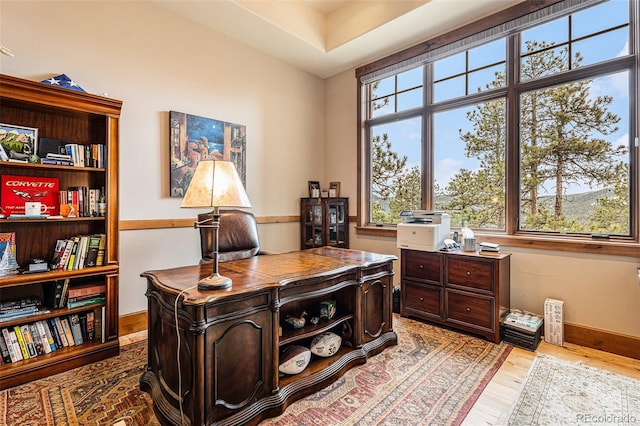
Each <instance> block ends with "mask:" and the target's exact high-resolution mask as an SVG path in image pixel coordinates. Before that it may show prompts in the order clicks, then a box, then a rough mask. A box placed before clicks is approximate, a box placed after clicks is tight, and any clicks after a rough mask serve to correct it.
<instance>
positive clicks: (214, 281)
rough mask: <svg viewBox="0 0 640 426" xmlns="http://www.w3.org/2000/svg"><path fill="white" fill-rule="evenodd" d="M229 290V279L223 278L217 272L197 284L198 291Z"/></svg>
mask: <svg viewBox="0 0 640 426" xmlns="http://www.w3.org/2000/svg"><path fill="white" fill-rule="evenodd" d="M225 288H231V278H227V277H223V276H222V275H220V274H219V273H217V272H214V273H213V274H211V275H209V276H208V277H207V278H203V279H201V280H200V282H199V283H198V290H220V289H225Z"/></svg>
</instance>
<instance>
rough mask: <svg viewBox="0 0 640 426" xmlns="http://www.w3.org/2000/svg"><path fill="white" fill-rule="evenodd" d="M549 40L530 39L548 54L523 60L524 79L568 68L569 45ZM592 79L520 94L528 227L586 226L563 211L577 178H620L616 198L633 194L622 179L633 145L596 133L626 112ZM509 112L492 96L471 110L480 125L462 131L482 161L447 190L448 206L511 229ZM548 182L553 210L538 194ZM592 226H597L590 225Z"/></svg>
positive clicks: (608, 130) (474, 222) (598, 182)
mask: <svg viewBox="0 0 640 426" xmlns="http://www.w3.org/2000/svg"><path fill="white" fill-rule="evenodd" d="M548 47H550V45H547V44H546V43H537V42H531V43H528V44H527V51H528V52H534V51H541V53H536V54H532V55H529V56H526V59H525V60H523V62H522V78H523V79H525V80H526V79H533V78H539V77H541V76H545V75H549V74H553V73H557V72H561V71H564V70H566V69H567V65H566V64H568V61H567V55H568V53H567V49H566V48H565V49H559V50H558V49H547V48H548ZM581 61H582V57H581V55H580V54H579V53H577V54H576V55H575V56H574V60H573V66H574V67H577V66H579V64H580V62H581ZM504 78H505V77H504V75H503V74H500V73H497V74H496V79H495V81H494V82H492V83H491V84H489V85H487V87H488V88H491V87H501V86H503V82H504ZM592 83H593V81H592V80H583V81H578V82H574V83H571V84H565V85H561V86H557V87H551V88H545V89H543V90H537V91H533V92H529V93H525V94H523V95H522V96H521V99H520V104H521V122H520V155H521V163H520V167H521V170H520V172H521V173H520V176H521V180H520V186H521V203H522V205H521V208H522V216H523V219H524V220H523V221H522V222H521V226H522V227H523V228H524V229H532V230H534V229H535V230H551V231H557V230H570V231H574V232H584V231H585V224H582V225H581V224H579V223H576V222H575V221H570V220H567V219H566V218H565V217H564V211H563V199H564V194H565V192H566V190H567V188H568V187H569V186H570V185H572V184H583V183H585V182H586V183H588V184H590V185H592V186H600V187H613V185H614V184H616V183H619V188H618V191H617V192H616V194H619V195H616V197H620V196H624V195H625V194H628V192H627V188H628V186H627V187H625V186H624V180H623V179H622V178H623V177H626V176H628V174H625V171H624V168H622V167H620V165H621V164H622V163H621V162H620V161H617V160H616V158H619V156H620V155H623V154H625V153H626V152H627V151H626V148H625V147H624V146H618V147H614V146H612V144H610V143H609V142H608V141H606V140H605V139H603V138H600V137H597V135H602V136H606V135H610V134H612V133H613V132H615V131H617V127H616V124H617V123H618V122H619V121H620V118H619V117H618V116H616V115H615V114H613V113H611V112H609V111H608V110H607V109H608V107H609V105H610V104H611V103H612V100H613V99H612V97H611V96H598V97H593V96H592V94H591V86H592ZM504 113H505V106H504V103H503V102H499V101H491V102H486V103H484V104H481V105H478V106H477V107H476V108H475V109H474V110H473V111H470V112H469V113H468V114H467V118H468V120H469V121H470V122H471V123H472V126H473V129H472V131H470V132H467V133H465V134H462V133H461V135H460V137H461V140H462V141H464V143H465V146H466V147H465V150H466V152H465V154H466V155H467V156H468V157H475V158H477V159H479V160H480V168H479V170H478V171H469V170H461V171H459V172H458V174H457V175H456V176H455V177H454V178H453V179H452V180H451V181H450V183H449V184H448V186H447V188H446V190H445V192H446V194H447V196H448V199H449V201H448V203H446V204H445V210H448V211H452V212H455V213H454V218H455V217H456V216H459V217H460V218H465V219H466V220H467V221H468V223H469V225H470V226H473V227H481V228H493V227H496V228H504V224H505V223H504V220H505V218H504V199H505V197H504V177H505V167H504V164H505V159H504V146H505V132H504V123H505V119H504ZM621 182H622V183H621ZM547 184H552V185H553V186H554V188H555V190H554V195H553V197H554V200H553V209H552V214H549V212H548V210H546V208H545V209H543V207H542V204H541V201H540V194H539V193H540V191H543V190H545V185H547ZM627 198H628V197H627ZM600 207H601V211H600V213H599V214H600V215H601V216H602V215H604V214H605V213H609V214H611V212H610V211H609V210H607V209H610V203H601V205H600ZM543 210H544V211H543ZM454 223H455V221H454ZM523 225H524V226H523ZM586 229H587V230H590V229H591V226H587V227H586Z"/></svg>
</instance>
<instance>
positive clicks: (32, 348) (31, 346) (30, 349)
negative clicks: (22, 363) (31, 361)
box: [18, 324, 38, 358]
mask: <svg viewBox="0 0 640 426" xmlns="http://www.w3.org/2000/svg"><path fill="white" fill-rule="evenodd" d="M18 330H20V334H21V335H22V339H23V340H24V344H25V346H26V348H27V353H28V354H29V358H35V357H37V356H38V351H36V345H35V342H34V341H33V336H32V335H31V329H30V328H29V324H23V325H21V326H19V327H18Z"/></svg>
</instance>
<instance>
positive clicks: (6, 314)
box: [0, 306, 38, 319]
mask: <svg viewBox="0 0 640 426" xmlns="http://www.w3.org/2000/svg"><path fill="white" fill-rule="evenodd" d="M35 312H38V307H37V306H25V307H23V308H11V309H3V310H0V319H5V318H8V319H12V318H17V317H21V316H24V315H25V314H31V313H35Z"/></svg>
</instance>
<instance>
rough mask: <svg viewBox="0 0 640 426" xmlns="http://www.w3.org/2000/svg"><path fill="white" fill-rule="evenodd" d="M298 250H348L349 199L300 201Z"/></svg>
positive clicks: (306, 199) (304, 199)
mask: <svg viewBox="0 0 640 426" xmlns="http://www.w3.org/2000/svg"><path fill="white" fill-rule="evenodd" d="M300 226H301V227H300V248H301V249H302V250H304V249H309V248H313V247H323V246H332V247H340V248H349V199H348V198H341V197H329V198H326V197H325V198H301V199H300Z"/></svg>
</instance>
